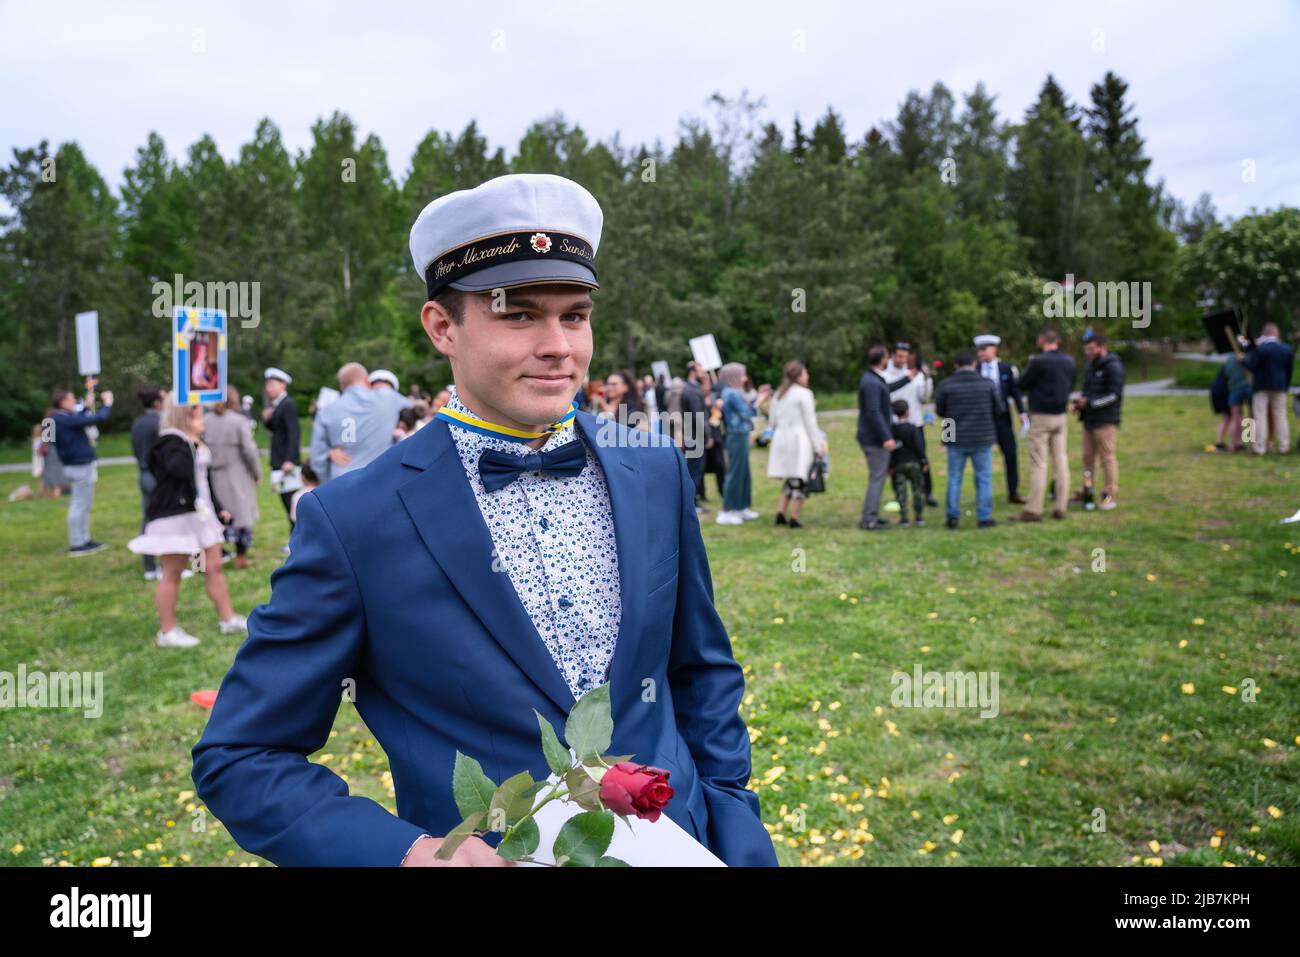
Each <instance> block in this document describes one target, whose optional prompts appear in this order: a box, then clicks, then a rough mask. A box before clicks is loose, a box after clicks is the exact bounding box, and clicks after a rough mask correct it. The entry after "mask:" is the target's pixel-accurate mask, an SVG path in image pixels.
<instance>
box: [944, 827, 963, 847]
mask: <svg viewBox="0 0 1300 957" xmlns="http://www.w3.org/2000/svg"><path fill="white" fill-rule="evenodd" d="M965 836H966V832H965V831H963V830H962V829H961V828H957V830H955V831H953V832H952V833H951V834H949V835H948V840H950V841H952V842H953V843H954V844H960V843H961V839H962V838H963V837H965Z"/></svg>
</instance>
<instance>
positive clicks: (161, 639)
mask: <svg viewBox="0 0 1300 957" xmlns="http://www.w3.org/2000/svg"><path fill="white" fill-rule="evenodd" d="M156 643H157V645H158V647H159V648H193V647H194V646H195V645H197V644H198V643H199V640H198V639H197V638H195V637H194V636H193V635H191V634H190V633H189V632H188V631H186V630H185V629H184V628H182V627H181V626H180V625H177V626H176V627H175V628H173V629H172V630H171V631H160V632H158V638H157V640H156Z"/></svg>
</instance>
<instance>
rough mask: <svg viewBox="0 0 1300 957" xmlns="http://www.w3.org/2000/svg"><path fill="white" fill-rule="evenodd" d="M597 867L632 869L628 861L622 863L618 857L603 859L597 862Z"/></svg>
mask: <svg viewBox="0 0 1300 957" xmlns="http://www.w3.org/2000/svg"><path fill="white" fill-rule="evenodd" d="M596 866H597V867H631V866H632V865H631V864H629V863H628V862H627V861H620V860H619V859H618V858H617V857H608V856H606V857H602V858H601V859H600V860H598V861H597V862H596Z"/></svg>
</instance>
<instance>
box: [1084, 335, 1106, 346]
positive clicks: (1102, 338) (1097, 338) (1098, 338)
mask: <svg viewBox="0 0 1300 957" xmlns="http://www.w3.org/2000/svg"><path fill="white" fill-rule="evenodd" d="M1088 341H1089V342H1091V343H1092V344H1093V345H1094V346H1104V345H1105V344H1106V333H1104V332H1094V333H1093V334H1092V335H1091V336H1089V337H1088Z"/></svg>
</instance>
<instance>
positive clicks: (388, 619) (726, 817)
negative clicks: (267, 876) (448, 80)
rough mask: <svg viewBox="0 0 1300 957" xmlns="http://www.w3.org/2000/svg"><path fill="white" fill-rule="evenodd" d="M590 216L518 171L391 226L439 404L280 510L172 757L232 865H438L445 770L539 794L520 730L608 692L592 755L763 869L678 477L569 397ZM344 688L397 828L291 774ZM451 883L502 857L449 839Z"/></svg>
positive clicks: (675, 457) (312, 775)
mask: <svg viewBox="0 0 1300 957" xmlns="http://www.w3.org/2000/svg"><path fill="white" fill-rule="evenodd" d="M602 219H603V218H602V214H601V211H600V206H599V205H598V204H597V202H596V200H595V198H594V197H592V196H591V194H590V193H588V192H587V191H586V190H585V189H583V188H582V187H581V186H579V185H578V184H577V183H574V182H572V181H571V180H567V179H564V178H562V177H559V176H552V175H542V174H515V175H509V176H502V177H498V178H496V179H493V180H489V181H488V182H486V183H484V184H482V185H480V186H478V187H476V188H475V189H472V190H462V191H459V192H456V193H451V194H449V195H447V196H444V197H442V198H440V199H438V200H435V201H434V202H433V203H431V204H430V205H429V206H427V207H426V208H425V210H424V211H423V212H422V213H421V214H420V217H419V219H417V220H416V223H415V225H414V227H412V230H411V255H412V259H413V261H414V263H415V267H416V270H417V272H419V273H420V275H421V276H422V277H423V278H424V280H425V282H426V291H427V301H426V303H425V304H424V307H423V309H422V310H421V314H420V319H421V322H422V323H423V326H424V329H425V332H426V334H427V335H428V336H429V339H430V341H431V342H432V343H433V345H434V347H435V348H436V349H437V350H438V351H439V352H440V353H441V354H442V355H444V356H446V357H447V359H448V361H449V362H450V364H451V370H452V376H453V379H454V382H455V385H454V387H453V388H452V389H451V390H450V392H451V397H450V400H449V401H448V404H447V406H446V407H444V408H443V409H441V410H440V411H439V412H438V415H437V416H436V418H435V419H434V421H433V422H431V423H429V425H427V426H425V427H424V428H423V429H421V430H420V431H419V432H417V433H416V434H415V435H413V436H412V437H410V438H408V439H406V440H405V441H403V442H401V443H399V444H397V445H395V446H393V447H392V448H391V449H390V450H389V451H387V452H385V453H384V454H383V455H381V456H379V458H377V459H375V460H374V461H373V462H371V463H370V464H369V465H368V466H366V467H365V468H363V469H358V470H355V471H352V472H348V473H346V474H344V475H342V476H340V477H338V478H336V479H334V480H333V481H331V482H329V483H328V484H326V485H323V486H321V487H320V488H318V489H315V490H313V491H312V492H310V493H308V494H306V495H304V496H303V497H302V498H301V499H299V501H298V505H297V510H298V525H297V527H296V528H295V529H294V532H293V552H292V555H291V557H290V558H289V560H288V561H287V562H286V563H285V564H284V565H283V566H281V567H280V568H279V569H278V570H277V571H276V572H275V573H274V574H273V576H272V578H271V586H272V591H271V600H270V602H269V603H268V604H266V605H262V606H260V607H259V608H257V609H256V610H255V611H254V612H253V613H252V615H250V616H249V620H248V640H247V642H245V644H244V645H243V647H242V648H240V650H239V653H238V655H237V656H236V658H235V662H234V664H233V666H232V667H231V670H230V672H229V674H227V676H226V678H225V680H224V681H223V682H222V685H221V689H220V692H219V694H218V695H217V700H216V704H215V706H214V708H213V710H212V716H211V718H210V719H209V721H208V726H207V729H206V730H205V731H204V733H203V737H202V739H201V740H200V741H199V743H198V745H197V746H196V747H195V749H194V781H195V785H196V789H197V791H198V794H199V796H200V797H201V798H202V799H203V800H204V801H205V802H206V803H207V806H208V807H209V808H210V809H211V810H212V812H213V813H214V814H215V815H216V816H217V818H218V819H220V820H221V821H222V822H223V824H225V826H226V828H227V829H228V830H229V831H230V833H231V835H232V836H233V837H234V838H235V840H236V841H238V842H239V844H240V845H241V846H242V847H244V848H246V849H248V850H250V851H252V852H253V853H255V854H260V855H262V856H264V857H267V858H269V859H270V860H272V861H274V862H276V863H278V864H299V865H302V864H306V865H331V864H333V865H340V864H341V865H388V866H396V865H398V864H399V863H400V864H403V865H406V866H419V865H436V864H440V863H443V862H440V861H438V860H437V859H436V857H435V854H436V852H437V850H438V848H439V846H440V845H441V843H442V840H443V836H444V835H446V834H447V832H448V831H449V830H451V829H452V828H453V827H454V826H456V825H457V824H459V823H460V820H461V818H460V814H459V813H458V811H457V806H456V803H455V801H454V799H453V795H452V786H451V777H452V766H453V761H454V757H455V754H456V752H457V751H459V752H461V753H464V754H466V755H468V756H469V757H472V758H474V759H476V760H477V761H479V762H480V763H481V764H482V766H483V769H484V771H486V772H487V774H488V776H489V777H491V778H492V779H493V780H494V781H498V782H500V781H504V780H505V779H506V778H508V777H511V776H513V775H515V774H517V773H519V772H520V771H527V772H529V774H530V775H531V776H532V777H533V778H534V779H537V780H542V779H545V778H546V776H547V774H548V765H547V763H546V759H545V757H544V756H543V754H542V751H541V749H540V748H539V747H538V741H537V728H538V722H537V716H536V715H534V713H533V712H534V709H535V710H536V712H537V713H538V714H539V715H540V716H541V718H542V719H543V720H545V721H548V722H549V723H550V724H551V725H552V726H553V727H555V728H563V727H564V724H565V717H566V715H567V714H568V712H569V710H570V709H571V708H572V706H573V704H574V702H575V701H576V700H577V699H578V698H580V697H581V696H583V695H585V694H587V693H588V692H590V691H592V690H594V689H595V688H597V687H600V686H602V685H604V684H608V686H609V693H610V701H611V707H612V712H613V721H614V732H613V740H612V743H611V750H612V751H614V752H617V753H623V754H631V755H634V756H635V758H636V760H637V761H638V762H644V763H646V764H649V765H652V766H654V767H657V768H662V769H664V770H666V771H667V772H668V773H669V776H670V786H671V787H672V788H673V789H674V791H675V792H676V793H675V795H674V797H673V798H672V799H671V800H670V801H669V802H668V804H667V806H666V807H665V808H664V811H663V813H664V814H665V815H667V816H668V817H669V818H671V819H672V820H673V821H674V822H675V823H676V824H677V825H679V826H680V827H681V828H682V829H683V830H684V831H685V832H686V833H687V834H689V835H691V836H692V837H694V838H695V839H696V840H697V841H699V842H701V843H702V844H704V845H705V846H706V847H707V848H708V849H709V850H710V851H712V852H713V853H714V854H715V855H717V856H718V857H719V858H721V859H722V861H723V862H724V863H726V864H728V865H732V866H737V865H760V866H767V865H775V864H776V855H775V853H774V851H773V848H772V839H771V838H770V837H769V835H768V833H767V831H766V829H765V828H764V827H763V823H762V821H761V819H760V817H759V803H758V795H757V794H755V793H754V792H753V791H751V790H749V789H748V786H747V785H748V783H749V775H750V743H749V734H748V731H747V729H746V727H745V722H744V720H743V719H742V718H741V716H740V714H739V713H738V709H739V707H740V705H741V701H742V699H743V697H744V693H745V681H744V675H743V673H742V671H741V668H740V666H739V665H738V664H737V663H736V661H735V659H734V658H733V656H732V652H731V641H730V639H729V638H728V636H727V630H726V628H725V627H724V626H723V624H722V621H721V620H720V619H719V617H718V613H717V611H716V610H715V608H714V605H713V586H712V579H711V576H710V573H709V561H708V555H707V554H706V552H705V550H704V542H703V539H702V538H701V535H700V525H699V519H698V518H697V517H696V514H695V508H694V487H693V483H692V482H691V479H690V475H689V473H688V472H687V468H686V461H685V459H684V458H683V456H682V453H681V451H680V450H679V449H678V448H677V447H676V446H674V445H673V444H672V442H671V440H670V439H669V438H668V437H667V436H663V435H658V434H654V433H646V432H639V431H637V430H634V429H629V428H627V427H626V426H623V425H620V424H619V423H617V422H616V421H608V420H606V421H601V420H597V419H596V418H595V417H594V416H591V415H589V414H587V413H585V412H579V411H577V410H576V403H575V402H574V399H573V397H574V394H575V392H576V391H577V388H578V386H579V384H580V383H581V382H582V381H583V377H584V375H586V373H587V369H588V366H589V364H590V360H591V355H592V349H593V344H592V330H591V316H592V308H593V303H592V298H591V290H592V289H595V288H598V286H597V283H596V273H595V268H594V262H595V253H596V247H597V244H598V243H599V241H600V233H601V225H602ZM498 293H503V294H504V295H498ZM341 688H347V689H355V690H354V692H353V693H352V694H351V697H352V700H353V701H354V702H355V705H356V708H357V711H358V712H360V714H361V717H362V718H363V719H364V720H365V723H366V726H367V727H368V728H369V729H370V730H371V731H372V732H373V733H374V735H375V737H376V739H377V740H378V741H379V743H380V744H381V745H382V746H383V749H384V751H385V753H386V754H387V755H388V759H389V763H390V766H391V770H392V776H393V784H394V787H395V789H396V797H397V814H396V815H393V814H391V813H389V812H388V811H387V810H385V809H384V808H383V807H381V806H380V805H378V804H376V803H375V802H374V801H371V800H368V799H366V798H361V797H354V796H351V795H349V794H348V788H347V784H346V783H345V782H344V781H343V779H342V778H340V777H339V776H338V775H336V774H335V773H334V772H333V771H331V770H330V769H329V768H328V767H325V766H324V765H321V764H313V763H311V762H309V761H308V760H307V757H308V755H310V754H311V753H312V752H314V751H316V750H317V749H319V748H320V747H321V746H323V745H324V744H325V742H326V741H327V740H328V736H329V731H330V726H331V725H332V724H333V721H334V716H335V712H336V711H337V710H338V705H339V696H340V689H341ZM451 863H452V864H460V865H487V866H494V865H502V864H504V863H506V862H505V860H504V859H503V858H501V857H499V856H497V855H496V854H495V852H494V851H493V849H492V847H491V846H490V844H489V843H488V842H487V841H484V840H481V839H478V838H470V839H469V840H466V841H465V842H464V843H461V844H459V845H458V846H457V848H456V850H455V853H454V855H453V857H452V861H451Z"/></svg>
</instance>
